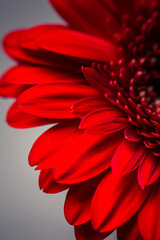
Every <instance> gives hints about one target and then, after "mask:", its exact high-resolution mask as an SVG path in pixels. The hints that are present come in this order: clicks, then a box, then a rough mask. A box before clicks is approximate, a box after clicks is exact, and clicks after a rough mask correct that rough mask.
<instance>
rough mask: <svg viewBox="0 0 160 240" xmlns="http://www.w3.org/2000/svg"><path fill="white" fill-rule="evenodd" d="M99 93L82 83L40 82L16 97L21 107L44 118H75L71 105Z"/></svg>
mask: <svg viewBox="0 0 160 240" xmlns="http://www.w3.org/2000/svg"><path fill="white" fill-rule="evenodd" d="M94 95H95V96H96V95H99V94H98V92H97V91H96V90H94V89H93V88H91V87H90V86H87V85H83V84H72V85H71V84H45V85H43V84H41V85H37V86H35V87H32V88H30V89H29V90H28V91H25V92H24V93H23V94H22V95H21V96H20V97H19V99H18V103H19V105H20V107H21V109H22V110H23V111H25V112H27V113H30V114H33V115H36V116H39V117H44V118H56V119H57V118H60V119H64V118H75V116H74V115H73V113H72V112H71V106H72V105H73V103H74V102H76V101H77V100H78V99H81V98H85V97H90V96H94Z"/></svg>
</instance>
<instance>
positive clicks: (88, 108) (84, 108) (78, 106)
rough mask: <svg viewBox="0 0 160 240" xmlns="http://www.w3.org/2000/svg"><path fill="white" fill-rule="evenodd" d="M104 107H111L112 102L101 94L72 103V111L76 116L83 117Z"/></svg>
mask: <svg viewBox="0 0 160 240" xmlns="http://www.w3.org/2000/svg"><path fill="white" fill-rule="evenodd" d="M103 107H111V103H109V102H108V101H107V100H106V99H105V98H102V97H100V96H99V97H89V98H83V99H81V100H79V101H77V102H76V103H74V104H73V105H72V112H73V114H74V115H75V116H76V117H79V118H83V117H84V116H85V115H86V114H87V113H89V112H92V111H94V110H96V109H98V108H103Z"/></svg>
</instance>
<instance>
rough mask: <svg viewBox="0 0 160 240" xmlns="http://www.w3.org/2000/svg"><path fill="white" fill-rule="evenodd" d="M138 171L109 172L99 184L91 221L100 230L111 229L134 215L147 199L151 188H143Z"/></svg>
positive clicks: (93, 203)
mask: <svg viewBox="0 0 160 240" xmlns="http://www.w3.org/2000/svg"><path fill="white" fill-rule="evenodd" d="M136 175H137V173H136V172H133V173H131V174H129V175H125V176H121V177H116V176H115V175H114V174H113V173H112V172H109V173H108V174H107V175H106V177H104V178H103V180H102V181H101V183H100V184H99V186H98V188H97V190H96V193H95V195H94V198H93V202H92V206H91V208H92V209H91V221H92V224H93V227H94V229H96V230H98V231H100V232H106V231H111V230H113V229H115V228H117V227H119V226H121V225H122V224H124V223H125V222H127V221H128V220H129V219H131V218H132V216H134V214H135V213H136V212H138V210H139V209H140V207H141V206H142V204H143V203H144V201H145V200H146V198H147V196H148V194H149V192H150V188H146V189H145V190H142V189H141V188H140V186H139V184H138V183H137V179H136Z"/></svg>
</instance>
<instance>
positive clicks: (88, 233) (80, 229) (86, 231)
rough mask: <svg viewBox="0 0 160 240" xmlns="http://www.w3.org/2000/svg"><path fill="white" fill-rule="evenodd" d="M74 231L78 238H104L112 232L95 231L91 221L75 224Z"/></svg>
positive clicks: (95, 239) (96, 239) (86, 239)
mask: <svg viewBox="0 0 160 240" xmlns="http://www.w3.org/2000/svg"><path fill="white" fill-rule="evenodd" d="M74 231H75V236H76V239H77V240H103V239H105V238H106V237H108V236H109V235H110V234H111V232H107V233H99V232H97V231H95V230H94V229H93V227H92V224H91V222H87V223H85V224H82V225H79V226H75V227H74Z"/></svg>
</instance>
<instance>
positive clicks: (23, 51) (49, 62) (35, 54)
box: [3, 25, 88, 70]
mask: <svg viewBox="0 0 160 240" xmlns="http://www.w3.org/2000/svg"><path fill="white" fill-rule="evenodd" d="M52 27H53V29H54V25H52ZM56 27H57V25H56ZM36 29H38V31H36ZM39 29H40V26H38V27H34V31H35V33H36V32H37V35H36V34H35V39H32V42H31V41H27V42H28V47H27V42H25V48H24V46H23V47H22V46H21V45H22V42H21V41H20V39H21V38H22V37H23V41H24V36H26V35H27V34H26V32H27V33H28V35H30V30H31V32H33V31H32V28H31V29H28V30H18V31H14V32H11V33H9V34H8V35H6V37H5V38H4V40H3V47H4V50H5V52H6V53H7V54H8V55H9V56H10V57H12V58H13V59H15V60H16V61H18V62H22V63H24V62H29V63H34V64H39V65H44V66H50V67H58V68H62V69H72V70H73V69H80V68H81V64H82V63H81V64H80V63H78V62H76V61H75V59H71V58H68V57H66V56H63V55H60V54H57V53H53V52H52V53H51V52H49V51H44V50H42V49H40V48H39V47H38V46H37V38H38V37H39ZM42 29H43V33H41V34H42V35H43V34H45V32H46V31H45V28H44V26H43V25H42ZM28 35H27V36H26V37H27V40H28ZM20 43H21V44H20ZM23 44H24V43H23ZM33 45H34V47H35V46H37V49H36V48H35V49H34V50H33ZM87 66H88V65H87Z"/></svg>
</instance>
